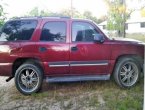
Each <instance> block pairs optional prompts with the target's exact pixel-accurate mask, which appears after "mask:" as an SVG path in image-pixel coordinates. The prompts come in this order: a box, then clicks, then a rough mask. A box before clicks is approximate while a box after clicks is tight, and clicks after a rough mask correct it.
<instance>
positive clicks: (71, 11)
mask: <svg viewBox="0 0 145 110" xmlns="http://www.w3.org/2000/svg"><path fill="white" fill-rule="evenodd" d="M71 17H73V0H71Z"/></svg>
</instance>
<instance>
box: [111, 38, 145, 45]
mask: <svg viewBox="0 0 145 110" xmlns="http://www.w3.org/2000/svg"><path fill="white" fill-rule="evenodd" d="M112 40H113V41H116V42H121V43H123V42H124V43H129V44H142V45H145V43H144V42H142V41H139V40H135V39H130V38H113V39H112Z"/></svg>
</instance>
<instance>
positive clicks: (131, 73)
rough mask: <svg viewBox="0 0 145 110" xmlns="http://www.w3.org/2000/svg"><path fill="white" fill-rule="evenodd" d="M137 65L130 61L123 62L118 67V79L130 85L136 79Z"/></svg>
mask: <svg viewBox="0 0 145 110" xmlns="http://www.w3.org/2000/svg"><path fill="white" fill-rule="evenodd" d="M138 72H139V71H138V67H137V66H136V64H134V63H132V62H128V63H125V64H124V65H123V66H122V68H121V69H120V74H119V75H120V80H121V82H122V84H123V85H125V86H128V87H129V86H132V85H134V84H135V83H136V81H137V79H138Z"/></svg>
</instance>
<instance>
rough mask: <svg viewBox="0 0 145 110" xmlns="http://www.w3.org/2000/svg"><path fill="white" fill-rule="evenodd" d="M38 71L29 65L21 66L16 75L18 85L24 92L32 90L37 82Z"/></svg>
mask: <svg viewBox="0 0 145 110" xmlns="http://www.w3.org/2000/svg"><path fill="white" fill-rule="evenodd" d="M39 81H40V79H39V77H38V73H37V72H36V71H35V70H34V69H33V68H30V67H27V68H23V69H22V70H21V71H20V74H19V76H18V85H19V87H20V88H21V89H22V90H23V91H25V92H28V93H29V92H33V91H34V90H35V89H36V88H37V87H38V84H39Z"/></svg>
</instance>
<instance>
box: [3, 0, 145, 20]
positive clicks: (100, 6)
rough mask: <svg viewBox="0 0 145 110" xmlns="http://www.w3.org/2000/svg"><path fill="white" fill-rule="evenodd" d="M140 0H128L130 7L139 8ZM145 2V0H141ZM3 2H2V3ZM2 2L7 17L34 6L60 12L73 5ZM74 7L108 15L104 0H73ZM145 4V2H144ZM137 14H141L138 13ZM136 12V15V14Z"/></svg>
mask: <svg viewBox="0 0 145 110" xmlns="http://www.w3.org/2000/svg"><path fill="white" fill-rule="evenodd" d="M138 1H139V0H126V4H127V7H128V8H138V7H140V4H138ZM140 1H142V3H145V0H140ZM1 2H2V3H1ZM0 4H2V5H3V6H4V11H5V12H6V13H7V17H8V18H11V17H13V16H23V15H25V14H26V13H28V12H29V11H30V10H32V9H33V8H34V7H38V8H39V9H42V10H43V9H44V10H49V11H51V12H59V11H61V10H63V9H68V8H70V7H71V0H0ZM72 4H73V7H74V8H75V9H76V10H78V11H79V12H81V13H83V12H84V11H90V12H92V14H93V15H94V16H96V17H97V18H99V17H101V16H103V15H107V11H108V8H107V5H106V4H105V2H104V1H103V0H72ZM144 5H145V4H144ZM136 14H137V16H138V15H139V14H138V13H136ZM136 14H135V15H134V16H136Z"/></svg>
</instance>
